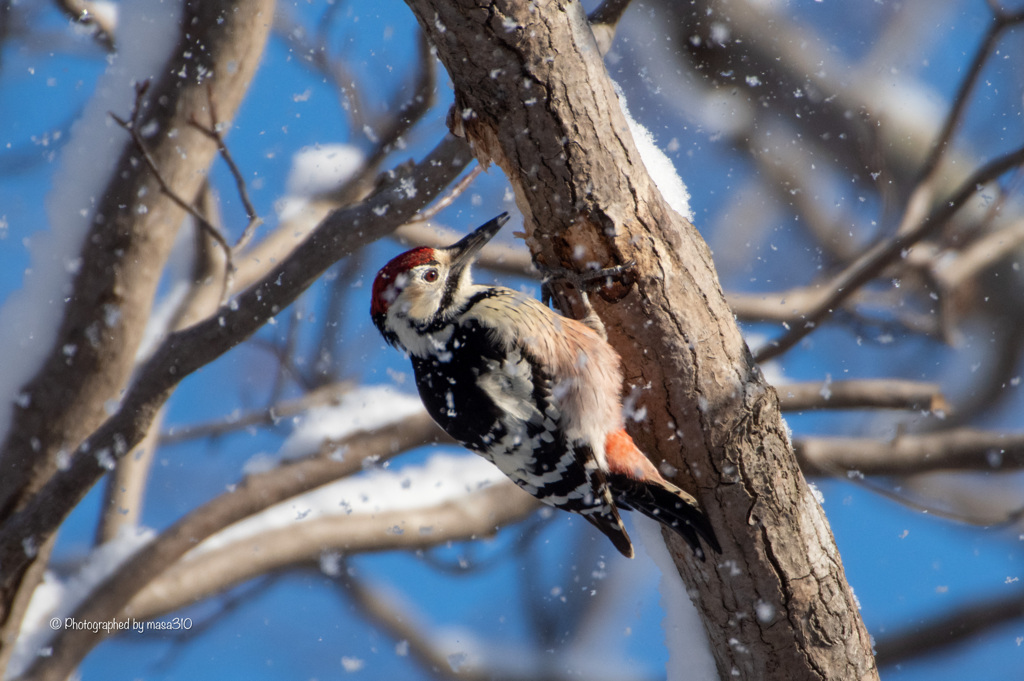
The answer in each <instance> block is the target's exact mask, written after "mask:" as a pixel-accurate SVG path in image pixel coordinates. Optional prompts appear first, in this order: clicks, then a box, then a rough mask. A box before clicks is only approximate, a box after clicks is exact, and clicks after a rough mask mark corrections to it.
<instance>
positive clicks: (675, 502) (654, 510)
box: [608, 473, 722, 560]
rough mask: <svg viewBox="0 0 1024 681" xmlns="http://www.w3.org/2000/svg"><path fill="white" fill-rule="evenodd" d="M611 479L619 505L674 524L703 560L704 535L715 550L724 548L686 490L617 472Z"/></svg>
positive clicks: (663, 523) (668, 524)
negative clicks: (701, 541)
mask: <svg viewBox="0 0 1024 681" xmlns="http://www.w3.org/2000/svg"><path fill="white" fill-rule="evenodd" d="M608 482H609V484H610V486H611V488H612V490H614V491H613V494H614V496H615V504H616V505H617V506H618V507H619V508H621V509H629V510H635V511H640V512H641V513H643V514H644V515H645V516H647V517H649V518H653V519H654V520H657V521H658V522H659V523H661V524H662V525H665V526H666V527H669V528H671V529H672V530H674V531H675V532H676V533H677V534H678V535H679V536H681V537H682V538H683V539H685V540H686V543H687V544H689V545H690V547H691V548H692V549H693V553H694V554H695V555H696V556H697V557H698V558H700V559H701V560H704V549H703V547H702V546H701V544H700V539H703V540H704V542H705V543H707V545H708V546H709V547H711V549H713V550H714V551H715V553H721V552H722V547H721V545H720V544H719V543H718V538H717V537H715V531H714V529H713V528H712V527H711V522H710V521H709V520H708V517H707V516H706V515H704V512H703V511H702V510H701V509H700V507H699V506H698V505H697V500H696V499H694V498H693V497H692V496H690V495H689V494H687V493H686V492H684V491H683V490H681V489H679V488H678V487H676V486H674V485H671V484H669V483H664V482H661V481H657V480H637V479H635V478H631V477H629V476H627V475H623V474H615V473H613V474H611V475H609V476H608Z"/></svg>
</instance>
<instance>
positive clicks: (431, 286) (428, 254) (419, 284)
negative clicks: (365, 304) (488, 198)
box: [370, 213, 508, 345]
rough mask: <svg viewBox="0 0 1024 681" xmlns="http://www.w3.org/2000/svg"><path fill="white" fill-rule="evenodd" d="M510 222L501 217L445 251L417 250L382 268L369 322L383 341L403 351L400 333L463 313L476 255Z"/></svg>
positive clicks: (503, 215)
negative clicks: (382, 337) (460, 311)
mask: <svg viewBox="0 0 1024 681" xmlns="http://www.w3.org/2000/svg"><path fill="white" fill-rule="evenodd" d="M506 222H508V213H502V214H501V215H499V216H498V217H496V218H494V219H493V220H490V221H489V222H487V223H485V224H483V225H481V226H480V227H478V228H477V229H476V230H474V231H473V232H471V233H469V234H468V235H466V236H465V237H464V238H463V239H461V240H460V241H458V242H457V243H455V244H452V245H451V246H448V247H447V248H430V247H426V246H423V247H420V248H414V249H412V250H411V251H406V252H405V253H403V254H402V255H400V256H398V257H396V258H395V259H393V260H392V261H391V262H389V263H388V264H387V265H385V266H384V267H383V268H381V270H380V272H378V273H377V278H376V279H375V280H374V282H373V293H372V298H371V300H370V316H371V317H372V318H373V323H374V325H375V326H376V327H377V329H378V330H379V331H380V333H381V335H382V336H384V339H385V340H387V342H388V343H390V344H391V345H400V344H401V338H400V336H401V331H402V330H404V329H410V330H418V331H420V332H423V331H425V330H428V329H430V328H431V327H434V326H436V325H438V324H439V323H443V322H444V321H446V320H447V319H448V318H450V317H451V316H453V315H454V314H455V313H456V312H457V311H458V310H459V309H461V307H462V305H463V304H464V303H465V301H466V299H467V298H468V295H469V290H470V289H471V287H472V285H473V281H472V276H471V273H470V267H471V265H472V264H473V261H474V260H475V259H476V255H477V253H478V252H479V251H480V249H481V248H483V246H484V244H486V243H487V242H488V241H490V240H491V238H492V237H494V235H495V234H497V233H498V230H500V229H501V227H502V225H504V224H505V223H506Z"/></svg>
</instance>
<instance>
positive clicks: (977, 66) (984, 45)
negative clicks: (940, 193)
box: [915, 4, 1024, 185]
mask: <svg viewBox="0 0 1024 681" xmlns="http://www.w3.org/2000/svg"><path fill="white" fill-rule="evenodd" d="M991 9H992V22H991V23H990V24H989V27H988V31H987V32H986V33H985V37H984V38H982V42H981V46H980V47H979V48H978V51H977V52H976V53H975V55H974V59H973V60H972V61H971V65H970V66H969V67H968V69H967V75H966V76H965V77H964V79H963V81H962V82H961V83H960V87H959V89H958V90H957V93H956V96H954V97H953V107H952V108H951V109H950V111H949V113H948V114H947V116H946V120H945V122H944V123H943V125H942V130H941V131H940V132H939V134H938V136H937V137H936V138H935V141H934V142H932V146H931V151H930V152H929V154H928V157H927V158H926V159H925V162H924V163H923V164H922V165H921V170H920V171H919V175H918V178H919V179H918V181H917V182H916V183H915V184H916V185H923V184H926V183H929V182H930V178H931V176H932V174H933V173H934V172H935V170H936V168H938V166H939V162H940V161H941V160H942V156H943V154H945V152H946V149H947V148H948V146H949V143H950V141H951V140H952V139H953V133H954V131H955V130H956V127H957V125H959V124H960V119H961V118H962V116H963V112H964V110H965V109H966V108H967V105H968V104H969V103H970V102H971V101H972V100H971V99H970V97H969V95H970V92H971V90H973V89H974V86H975V84H976V83H977V80H978V76H979V75H980V74H981V69H982V67H983V66H984V65H985V62H987V61H988V58H989V56H990V55H991V53H992V50H993V49H995V46H996V43H997V42H998V39H999V36H1000V34H1002V32H1003V31H1004V30H1005V29H1007V28H1009V27H1010V26H1013V25H1014V24H1016V23H1019V22H1020V21H1022V20H1024V16H1021V15H1020V14H1015V15H1011V14H1006V13H1005V12H1003V11H1001V10H1000V9H999V8H998V7H996V6H995V5H994V4H993V5H991Z"/></svg>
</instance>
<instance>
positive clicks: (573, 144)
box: [407, 0, 877, 681]
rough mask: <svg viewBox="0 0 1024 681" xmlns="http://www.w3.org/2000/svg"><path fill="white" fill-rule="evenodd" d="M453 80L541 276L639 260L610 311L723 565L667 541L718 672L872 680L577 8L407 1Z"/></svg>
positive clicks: (661, 445) (767, 411) (691, 237)
mask: <svg viewBox="0 0 1024 681" xmlns="http://www.w3.org/2000/svg"><path fill="white" fill-rule="evenodd" d="M407 2H408V4H409V5H410V7H411V8H412V9H413V11H414V12H415V13H416V16H417V18H418V19H419V22H420V24H421V25H422V27H423V29H424V30H425V31H426V32H427V34H428V35H429V36H430V39H431V40H432V42H433V43H434V45H435V46H436V48H437V53H438V56H439V57H440V59H441V61H442V62H443V63H444V64H445V66H446V68H447V69H448V72H449V74H450V75H451V78H452V81H453V82H454V84H455V106H454V108H453V111H452V113H451V115H450V116H449V120H450V121H451V122H452V123H453V126H452V127H453V131H455V132H456V133H457V134H459V133H460V132H461V133H462V134H464V135H465V136H466V138H467V139H468V140H469V141H470V142H471V143H472V144H473V148H474V152H475V153H476V154H477V156H478V158H479V159H480V160H481V162H484V163H486V162H488V161H490V162H494V163H497V164H498V165H499V166H500V167H501V168H502V169H503V170H504V171H505V173H506V175H508V177H509V180H510V181H511V183H512V186H513V188H514V190H515V192H516V198H517V204H518V206H519V208H520V210H521V211H522V213H523V216H524V225H525V231H526V243H527V245H528V246H529V248H530V250H531V252H532V253H533V256H534V259H535V261H536V262H537V263H539V264H541V265H543V266H547V267H557V266H562V267H571V268H574V269H577V270H582V269H585V267H586V266H587V264H588V263H591V262H596V263H599V264H600V265H601V266H602V267H608V266H613V265H616V264H621V263H625V262H627V261H629V260H634V261H635V262H636V266H635V268H634V270H633V274H634V275H635V280H636V285H635V288H633V289H632V290H631V291H630V292H629V293H628V295H625V297H623V298H622V299H621V300H619V301H618V302H615V303H601V302H600V301H598V305H597V307H598V312H599V314H600V315H601V317H602V319H603V320H604V322H605V324H606V326H607V327H608V330H609V335H610V340H611V342H612V344H613V345H614V346H615V347H616V348H617V349H618V351H619V352H620V354H621V355H622V357H623V362H624V365H625V375H626V380H627V384H628V386H627V389H628V388H630V387H633V388H636V389H638V390H639V391H640V398H639V404H638V406H641V407H643V408H645V409H646V417H645V418H644V419H643V420H642V421H639V422H637V423H633V424H632V427H631V431H632V434H633V436H634V438H635V439H636V440H637V442H638V443H639V444H640V446H641V447H642V448H644V449H645V451H646V452H647V453H648V455H649V456H650V457H651V458H652V460H654V461H655V463H662V462H665V463H667V464H669V465H670V466H671V467H673V468H675V469H677V471H678V473H677V475H676V476H675V478H676V482H677V483H679V484H680V485H682V486H683V487H685V488H687V489H688V490H690V491H691V492H694V493H695V494H696V496H697V497H698V498H699V499H700V501H701V503H702V504H703V505H704V508H705V509H706V510H707V512H708V515H709V516H710V518H711V522H712V524H713V525H714V527H715V530H716V532H717V533H718V537H719V539H720V541H721V543H722V546H723V549H724V552H723V554H722V555H721V556H714V557H712V558H710V559H709V560H708V562H706V563H700V562H698V561H695V560H694V559H693V557H692V554H691V552H690V551H689V550H688V549H687V547H686V546H685V545H684V544H683V543H682V541H681V540H679V539H678V538H675V537H674V535H671V534H670V535H669V546H670V549H671V551H672V554H673V556H674V558H675V562H676V565H677V567H678V569H679V573H680V575H681V576H682V578H683V579H684V580H685V582H686V584H687V585H688V587H689V588H690V593H691V594H693V598H694V600H695V602H696V604H697V607H698V610H699V611H700V613H701V616H702V618H703V621H704V624H705V627H706V628H707V631H708V636H709V638H710V641H711V644H712V648H713V651H714V655H715V658H716V662H717V665H718V671H719V674H720V675H721V676H722V678H742V679H766V678H769V679H786V680H787V681H789V680H796V679H821V678H838V679H871V678H877V669H876V666H875V662H874V658H873V656H872V653H871V645H870V639H869V637H868V635H867V632H866V630H865V628H864V625H863V622H862V621H861V618H860V614H859V612H858V609H857V605H856V601H855V600H854V597H853V594H852V593H851V591H850V588H849V586H848V584H847V583H846V577H845V574H844V572H843V567H842V562H841V560H840V557H839V552H838V550H837V549H836V546H835V542H834V540H833V537H832V534H831V531H830V530H829V527H828V522H827V521H826V519H825V516H824V513H823V511H822V509H821V507H820V506H819V505H818V503H817V502H816V500H815V498H814V496H813V494H812V493H811V491H810V489H809V488H808V486H807V483H806V482H805V480H804V478H803V475H802V474H801V472H800V470H799V468H798V467H797V462H796V459H795V457H794V454H793V450H792V447H791V445H790V442H789V439H788V437H787V435H786V428H785V425H784V424H783V422H782V420H781V417H780V414H779V408H778V398H777V396H776V394H775V391H774V390H773V389H772V388H771V387H770V386H768V385H767V384H766V383H765V381H764V378H763V376H762V375H761V372H760V371H759V370H758V368H757V366H756V365H755V364H754V362H753V360H752V358H751V355H750V353H749V352H748V350H747V347H746V345H745V344H744V342H743V339H742V337H741V336H740V332H739V329H738V328H737V326H736V323H735V321H734V319H733V315H732V313H731V311H730V310H729V308H728V306H727V305H726V302H725V299H724V297H723V295H722V291H721V288H720V286H719V283H718V278H717V275H716V273H715V269H714V265H713V263H712V260H711V254H710V252H709V250H708V248H707V245H706V244H705V243H704V241H703V240H702V239H701V237H700V236H699V235H698V233H697V232H696V230H695V229H694V227H693V225H691V224H690V223H689V222H688V221H687V220H686V219H685V218H683V217H682V216H680V215H678V214H677V213H675V212H674V211H673V210H672V209H670V208H669V207H668V205H667V204H666V202H665V200H664V199H663V197H662V196H661V194H660V193H659V192H658V190H657V188H656V187H655V185H654V183H653V182H652V180H651V178H650V177H649V176H648V174H647V170H646V169H645V167H644V165H643V162H642V161H641V160H640V156H639V154H638V152H637V149H636V146H635V145H634V142H633V139H632V137H631V135H630V133H629V128H628V126H627V123H626V121H625V118H624V116H623V114H622V111H621V109H620V107H619V105H618V102H617V101H616V95H615V92H614V89H613V85H612V83H611V81H610V80H609V78H608V74H607V72H606V70H605V68H604V64H603V62H602V59H601V54H600V51H599V49H598V47H597V44H596V43H595V41H594V37H593V34H592V32H591V30H590V27H589V25H588V24H587V20H586V17H585V16H584V14H583V11H582V9H581V8H580V6H579V4H578V3H576V2H572V1H569V0H557V1H556V0H551V1H547V2H538V3H523V2H518V1H516V0H498V1H496V2H493V3H488V5H487V6H485V7H481V6H479V4H478V2H476V1H475V0H407Z"/></svg>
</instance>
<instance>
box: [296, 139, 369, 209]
mask: <svg viewBox="0 0 1024 681" xmlns="http://www.w3.org/2000/svg"><path fill="white" fill-rule="evenodd" d="M365 162H366V156H365V154H363V152H362V150H360V149H359V148H358V147H354V146H352V145H350V144H318V145H316V146H313V147H303V148H302V149H300V150H299V151H297V152H296V153H295V155H294V156H292V167H291V170H290V171H289V173H288V180H287V182H286V185H285V186H286V188H287V192H288V193H287V194H286V195H285V196H283V197H282V198H281V199H280V200H278V202H277V205H276V209H277V214H278V218H279V219H280V220H281V221H288V220H293V219H297V218H298V217H299V216H300V214H301V213H302V212H303V211H305V210H306V209H307V208H308V207H309V204H310V201H311V200H312V199H314V198H315V197H317V196H319V195H322V194H327V193H329V192H332V191H335V190H336V189H338V188H339V187H342V186H344V185H345V183H346V182H348V181H349V180H350V179H352V177H353V176H354V175H355V174H356V173H357V172H358V171H359V169H360V168H362V167H363V163H365Z"/></svg>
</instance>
